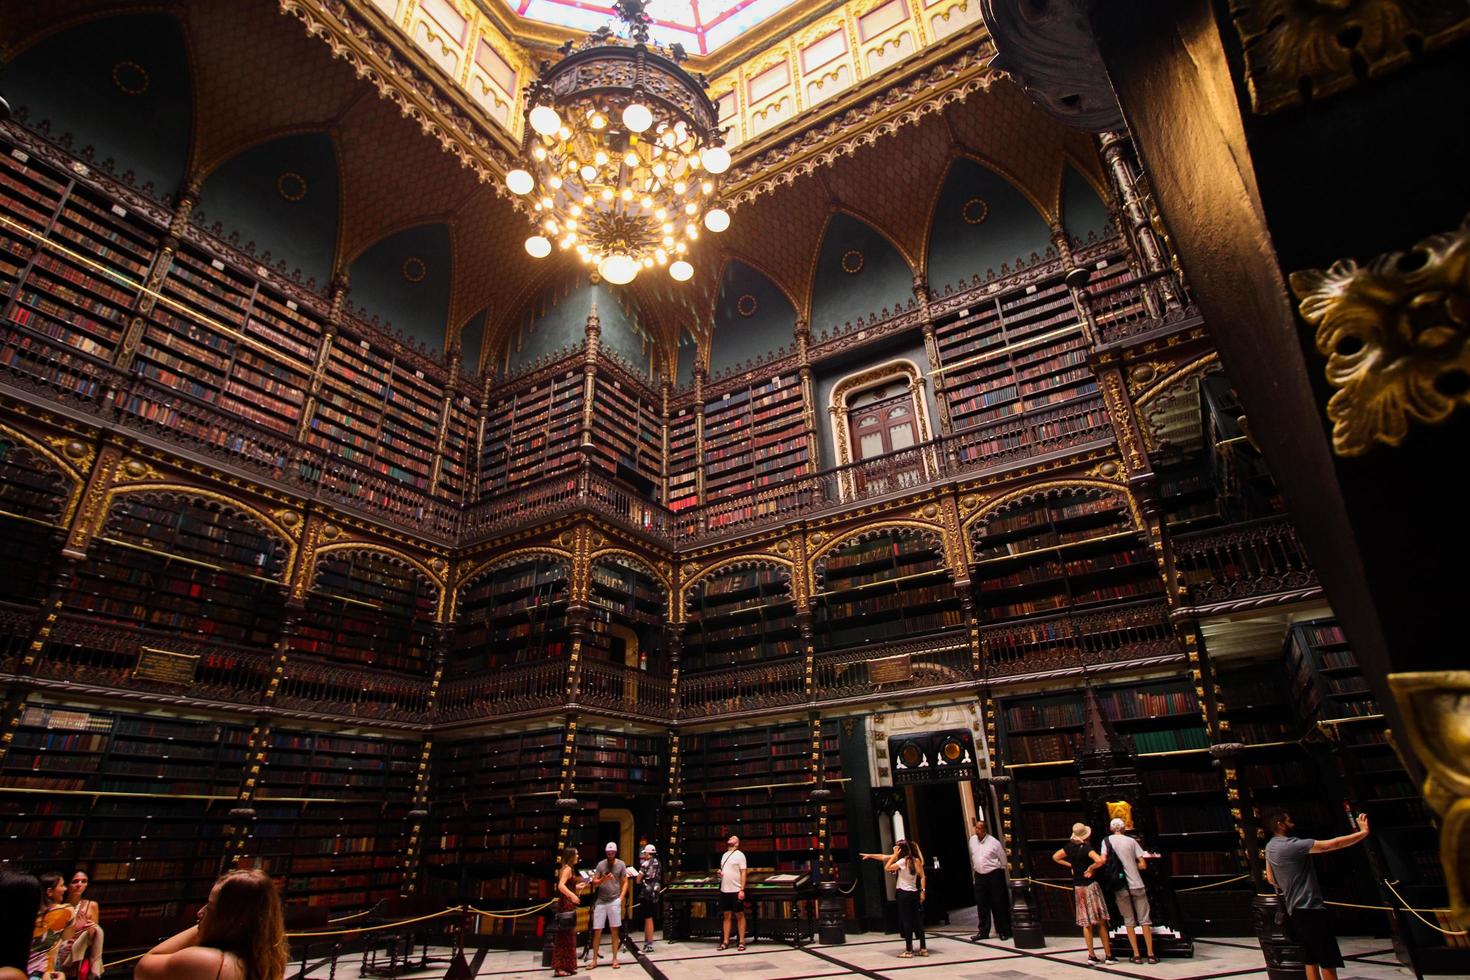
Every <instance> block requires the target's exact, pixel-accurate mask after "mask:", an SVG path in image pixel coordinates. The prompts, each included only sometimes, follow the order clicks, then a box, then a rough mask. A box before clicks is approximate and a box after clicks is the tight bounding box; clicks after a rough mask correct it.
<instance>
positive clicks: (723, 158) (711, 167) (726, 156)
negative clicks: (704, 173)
mask: <svg viewBox="0 0 1470 980" xmlns="http://www.w3.org/2000/svg"><path fill="white" fill-rule="evenodd" d="M699 161H700V162H701V163H703V164H704V169H706V170H708V171H709V172H710V173H712V174H722V173H724V172H725V171H726V170H729V169H730V151H729V150H727V149H725V148H724V147H723V146H707V147H705V148H704V149H703V150H701V151H700V154H699Z"/></svg>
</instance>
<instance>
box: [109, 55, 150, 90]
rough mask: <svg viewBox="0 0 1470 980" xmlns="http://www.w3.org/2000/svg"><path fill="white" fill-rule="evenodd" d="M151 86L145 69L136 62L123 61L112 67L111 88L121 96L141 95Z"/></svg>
mask: <svg viewBox="0 0 1470 980" xmlns="http://www.w3.org/2000/svg"><path fill="white" fill-rule="evenodd" d="M152 84H153V79H151V78H150V77H149V76H148V71H147V69H145V68H144V67H143V66H142V65H140V64H138V63H137V62H136V61H127V60H123V61H119V62H117V63H116V64H114V65H113V66H112V87H113V88H115V89H117V90H118V91H119V92H121V93H122V94H123V95H132V96H138V95H142V94H143V93H144V92H147V91H148V87H149V86H150V85H152Z"/></svg>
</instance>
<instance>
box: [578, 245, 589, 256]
mask: <svg viewBox="0 0 1470 980" xmlns="http://www.w3.org/2000/svg"><path fill="white" fill-rule="evenodd" d="M577 254H578V255H586V254H587V243H586V242H581V243H579V244H578V245H577Z"/></svg>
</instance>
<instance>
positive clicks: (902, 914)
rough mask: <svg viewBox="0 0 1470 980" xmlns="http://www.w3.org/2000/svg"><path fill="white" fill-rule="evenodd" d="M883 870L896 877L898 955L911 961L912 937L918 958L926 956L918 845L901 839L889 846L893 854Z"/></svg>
mask: <svg viewBox="0 0 1470 980" xmlns="http://www.w3.org/2000/svg"><path fill="white" fill-rule="evenodd" d="M883 869H884V870H885V871H887V872H888V873H889V874H895V875H897V876H898V884H897V886H896V891H897V897H898V931H899V932H900V933H901V934H902V935H903V952H902V953H899V954H898V955H899V957H900V958H902V959H906V960H907V959H912V958H913V955H914V936H915V935H917V936H918V937H919V955H920V956H928V955H929V944H928V943H927V942H926V941H925V939H924V888H925V885H926V884H927V879H926V877H925V875H924V854H923V852H922V851H920V850H919V845H918V844H915V843H913V842H912V841H906V840H901V841H899V842H898V843H897V844H894V845H893V854H892V855H890V856H889V858H888V861H887V863H886V864H884V865H883Z"/></svg>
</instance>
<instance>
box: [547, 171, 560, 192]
mask: <svg viewBox="0 0 1470 980" xmlns="http://www.w3.org/2000/svg"><path fill="white" fill-rule="evenodd" d="M546 182H547V183H548V184H550V185H551V189H552V190H559V189H560V188H561V178H560V177H558V176H556V175H555V174H552V175H551V176H550V177H549V178H547V180H546Z"/></svg>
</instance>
